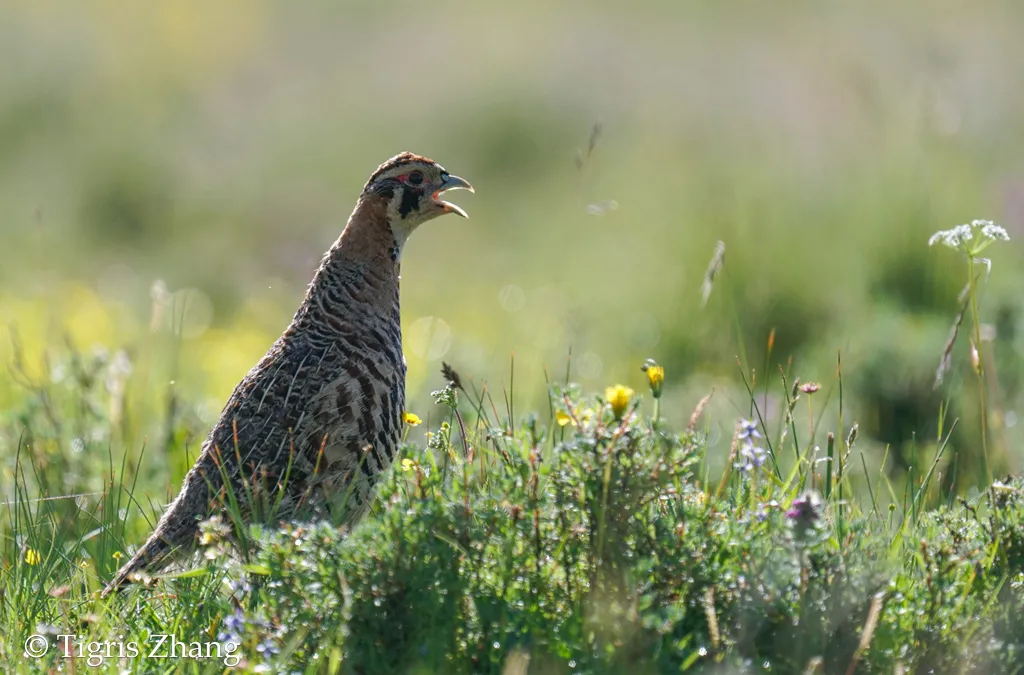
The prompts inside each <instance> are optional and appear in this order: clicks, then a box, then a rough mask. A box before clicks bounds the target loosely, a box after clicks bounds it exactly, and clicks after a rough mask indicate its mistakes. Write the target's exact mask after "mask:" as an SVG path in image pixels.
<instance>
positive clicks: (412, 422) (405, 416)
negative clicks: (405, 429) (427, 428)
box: [402, 411, 423, 427]
mask: <svg viewBox="0 0 1024 675" xmlns="http://www.w3.org/2000/svg"><path fill="white" fill-rule="evenodd" d="M402 421H404V422H405V423H406V424H408V425H409V426H410V427H418V426H419V425H421V424H423V420H421V419H420V417H419V415H417V414H416V413H411V412H408V411H406V412H404V413H402Z"/></svg>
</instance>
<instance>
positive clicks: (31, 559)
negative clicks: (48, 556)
mask: <svg viewBox="0 0 1024 675" xmlns="http://www.w3.org/2000/svg"><path fill="white" fill-rule="evenodd" d="M42 559H43V558H42V556H40V555H39V551H37V550H35V549H34V548H27V549H25V564H26V565H38V564H39V563H40V561H42Z"/></svg>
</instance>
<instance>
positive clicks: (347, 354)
mask: <svg viewBox="0 0 1024 675" xmlns="http://www.w3.org/2000/svg"><path fill="white" fill-rule="evenodd" d="M460 188H461V189H466V190H469V191H471V192H472V191H473V187H472V186H471V185H470V184H469V183H468V182H466V181H465V180H463V179H462V178H459V177H458V176H453V175H451V174H449V173H448V172H447V171H445V169H444V168H443V167H441V166H440V165H439V164H437V163H436V162H434V161H432V160H430V159H427V158H426V157H421V156H418V155H414V154H412V153H408V152H406V153H402V154H400V155H397V156H395V157H392V158H391V159H389V160H388V161H386V162H384V163H383V164H381V165H380V167H379V168H378V169H377V170H376V171H374V172H373V174H372V175H371V176H370V179H369V180H368V181H367V182H366V185H365V186H364V187H363V191H362V193H361V194H360V195H359V199H358V201H357V202H356V206H355V209H354V210H353V211H352V215H351V216H349V219H348V224H347V225H346V226H345V229H344V230H343V231H342V233H341V236H340V237H339V238H338V240H337V241H335V242H334V245H333V246H331V248H330V250H328V251H327V253H326V254H325V255H324V257H323V260H322V261H321V263H320V266H319V268H318V269H317V271H316V274H315V275H314V277H313V281H312V282H311V283H310V285H309V288H308V290H307V292H306V297H305V299H304V300H303V301H302V304H301V305H300V306H299V308H298V311H296V312H295V316H294V318H293V319H292V321H291V324H290V325H289V326H288V328H287V329H286V330H285V331H284V333H283V334H282V335H281V337H279V338H278V339H277V341H276V342H274V344H273V345H272V346H271V347H270V349H269V350H268V351H267V353H266V354H265V355H264V356H263V358H262V359H260V360H259V362H258V363H257V364H256V365H255V366H253V368H252V370H250V371H249V373H248V374H247V375H246V376H245V377H244V378H243V379H242V381H241V382H240V383H239V384H238V386H236V387H235V390H234V392H233V393H232V394H231V397H230V398H229V399H228V401H227V404H226V405H225V407H224V410H223V412H222V413H221V415H220V418H219V420H218V421H217V423H216V424H215V425H214V426H213V428H212V430H211V431H210V433H209V436H207V438H206V440H205V442H204V443H203V447H202V451H201V453H200V455H199V458H198V459H197V460H196V463H195V465H194V466H193V467H192V469H191V470H190V471H189V472H188V474H187V475H186V476H185V480H184V484H183V485H182V487H181V491H180V492H179V493H178V496H177V497H176V498H175V499H174V501H173V502H171V504H170V506H169V507H168V508H167V510H166V512H165V513H164V514H163V516H162V517H161V518H160V521H159V522H158V523H157V525H156V528H155V529H154V531H153V533H152V535H151V536H150V537H149V539H147V540H146V543H145V544H143V545H142V548H140V549H139V550H138V552H137V553H135V555H134V556H132V558H131V560H129V561H128V562H127V563H126V564H125V565H124V566H123V567H122V568H121V569H120V570H119V571H118V572H117V574H116V575H115V577H114V579H113V580H112V581H111V582H110V584H109V585H108V586H107V587H106V589H105V590H104V591H103V596H107V595H108V594H110V593H111V592H112V591H114V590H115V589H118V588H121V587H122V586H123V585H124V584H125V583H127V582H129V581H132V580H133V577H135V576H136V575H138V574H140V573H149V572H153V571H156V570H159V569H161V568H162V567H165V566H166V565H167V564H168V563H170V562H171V561H173V560H174V559H176V558H177V557H178V554H179V553H182V552H187V551H189V550H192V549H193V548H194V545H195V542H196V540H197V534H198V531H199V523H200V522H201V521H202V520H204V519H206V518H208V517H210V516H212V515H214V514H216V513H219V512H221V511H222V510H223V509H224V506H225V504H228V503H231V504H232V505H233V506H236V507H237V511H235V513H238V514H240V515H241V516H242V517H243V518H244V519H246V520H247V521H256V520H262V519H266V518H268V517H273V518H274V519H276V520H284V519H289V518H296V517H304V516H312V517H317V516H324V517H329V518H331V519H332V520H333V521H335V522H346V523H350V524H351V523H354V522H355V521H357V520H358V519H359V518H360V517H362V515H363V514H364V513H365V512H366V511H367V509H368V507H369V506H370V504H371V501H372V497H373V493H374V485H375V483H376V482H377V480H378V478H379V477H380V476H381V475H382V474H383V472H385V471H386V470H387V469H388V467H389V466H390V464H391V459H392V457H393V456H394V453H395V448H396V446H397V444H398V441H399V437H400V432H401V428H402V417H403V411H404V406H405V372H406V367H405V358H404V356H403V354H402V331H401V315H400V312H399V288H398V287H399V268H400V261H401V256H402V248H403V246H404V245H405V242H406V240H407V239H408V237H409V235H410V234H411V233H412V231H413V230H415V229H416V228H417V227H418V226H419V225H421V224H423V223H424V222H426V221H428V220H431V219H433V218H436V217H438V216H441V215H444V214H446V213H455V214H458V215H460V216H462V217H467V216H466V212H465V211H463V210H462V209H461V208H459V207H458V206H456V205H454V204H451V203H448V202H446V201H443V200H442V199H441V195H442V194H443V193H444V192H446V191H448V190H454V189H460ZM268 505H271V506H272V507H273V508H266V507H267V506H268Z"/></svg>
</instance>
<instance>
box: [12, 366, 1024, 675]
mask: <svg viewBox="0 0 1024 675" xmlns="http://www.w3.org/2000/svg"><path fill="white" fill-rule="evenodd" d="M99 363H100V362H99V361H97V362H95V363H93V364H92V365H93V366H95V367H97V368H99V366H98V365H97V364H99ZM91 367H92V366H90V367H88V368H87V367H84V366H83V369H82V371H81V374H87V373H89V372H92V371H91V370H90V368H91ZM650 367H651V366H650V364H648V369H649V370H650ZM651 372H652V373H655V375H651V376H650V377H651V382H652V386H653V385H654V384H657V385H658V386H659V387H660V384H661V381H660V377H661V375H660V373H658V371H651ZM446 374H447V376H448V377H449V378H451V379H454V380H456V382H457V384H456V383H451V384H449V385H448V386H447V387H445V388H443V389H442V390H440V391H438V392H435V397H436V399H437V400H438V401H439V402H441V404H442V405H443V407H444V409H445V410H447V414H446V416H445V418H444V419H443V420H441V422H440V424H438V425H437V426H436V427H435V428H434V429H433V430H429V431H428V433H427V442H426V444H425V446H423V445H420V444H417V443H411V442H406V443H405V444H404V445H403V447H402V448H401V449H400V452H399V455H398V457H396V460H395V466H394V468H393V470H392V471H391V472H389V474H388V475H387V477H386V479H385V480H384V481H383V483H382V484H381V486H380V489H379V500H378V504H377V506H376V508H375V509H374V511H373V513H372V514H371V515H370V516H369V517H368V518H367V519H366V520H365V521H364V522H363V523H361V524H360V525H358V526H357V527H356V528H355V529H354V530H353V531H351V532H349V531H346V530H345V529H343V528H336V527H334V526H332V525H330V524H329V523H322V522H318V523H283V524H281V525H280V527H278V528H270V529H262V528H259V527H256V526H253V527H250V528H248V529H247V531H245V532H238V531H233V530H236V528H238V527H245V526H243V525H240V524H237V523H232V522H231V519H230V518H224V519H221V518H219V517H218V518H214V519H211V520H210V521H208V522H207V523H205V524H204V526H203V529H202V538H201V551H200V553H199V554H197V556H196V558H195V559H194V560H192V561H188V562H186V563H185V565H184V566H183V567H182V568H181V569H179V570H176V571H173V572H169V573H167V574H163V575H159V576H158V577H156V578H154V579H151V580H149V581H148V582H147V583H144V584H142V585H141V586H139V587H135V588H132V589H131V590H129V591H127V592H126V593H124V594H122V595H121V596H118V597H114V598H111V599H109V600H108V601H100V600H99V599H98V591H99V589H100V588H101V579H106V578H109V576H110V574H111V573H112V571H113V568H114V567H116V563H117V560H118V559H119V558H120V557H121V556H120V554H116V555H112V554H111V552H112V551H121V550H123V549H122V545H123V544H122V541H121V538H122V536H124V533H125V532H126V528H125V525H126V523H125V522H124V514H123V513H122V512H121V509H122V508H126V507H130V508H129V511H130V515H129V516H128V517H127V520H128V521H129V523H131V524H132V529H131V530H130V531H132V532H134V531H135V529H134V527H135V526H137V525H141V526H142V527H141V529H145V524H144V523H139V522H137V521H139V520H140V519H139V515H138V510H137V508H136V507H137V502H138V500H139V498H140V497H141V493H140V491H139V490H138V488H137V486H133V485H124V484H121V483H119V482H116V481H115V482H114V483H109V482H108V483H106V484H105V486H104V489H103V490H102V491H101V493H100V494H99V495H95V496H88V497H84V498H80V499H78V500H77V501H76V500H74V499H51V500H46V501H39V500H37V499H36V498H37V497H38V496H39V495H51V494H52V493H50V492H48V489H47V487H46V486H48V485H51V486H54V485H56V484H55V483H54V482H53V480H54V477H55V476H59V475H63V471H62V470H61V468H60V467H59V466H56V465H55V464H54V463H52V462H50V463H47V457H48V454H47V451H45V450H41V451H37V450H36V449H37V448H46V447H48V444H47V442H48V441H50V442H52V444H53V445H57V446H59V443H56V441H57V440H58V436H57V435H56V429H57V427H56V426H54V425H53V424H52V421H53V420H52V419H50V418H49V417H48V415H52V414H54V413H55V412H56V413H58V416H57V417H56V419H57V420H64V418H63V417H60V416H59V415H63V414H66V413H67V412H69V411H71V410H74V409H75V407H73V406H72V407H68V405H67V404H64V407H62V408H60V409H57V410H55V411H54V410H51V411H49V412H48V411H47V410H46V409H45V408H44V407H40V406H38V405H35V404H26V407H25V408H23V409H22V410H20V411H16V412H17V414H16V415H15V420H16V424H17V425H20V426H22V427H23V428H25V429H27V430H30V431H31V433H30V434H27V435H26V438H31V443H29V442H27V441H25V440H23V441H22V446H21V451H20V452H19V454H18V466H19V469H18V473H17V474H16V475H17V479H16V481H15V484H14V489H13V491H12V492H13V497H14V498H13V499H12V502H11V503H9V504H7V505H6V507H5V514H6V517H5V518H4V519H3V524H2V525H0V528H2V530H3V533H4V536H3V539H2V544H0V546H2V548H0V551H2V566H0V633H2V634H3V635H4V639H3V641H2V643H0V661H2V662H3V663H4V664H5V670H7V671H9V672H43V671H46V670H47V669H50V668H55V667H59V666H63V667H65V668H70V667H71V665H70V663H69V661H68V660H65V659H62V658H60V656H61V652H62V650H63V649H71V650H72V652H73V653H77V654H79V655H80V656H79V658H77V659H76V667H85V666H86V665H89V664H88V657H89V656H90V652H89V651H88V650H89V648H90V647H89V643H90V642H91V641H112V643H111V645H104V646H101V647H96V648H95V649H96V650H97V651H96V652H95V653H92V654H91V655H92V656H93V663H94V664H98V665H97V668H96V671H95V672H117V671H119V670H121V669H125V668H128V669H132V670H134V671H135V672H157V671H160V672H167V671H172V670H173V671H174V672H197V673H198V672H221V671H222V670H223V669H224V668H225V664H228V665H230V664H233V663H234V661H232V660H230V659H231V658H232V657H229V656H226V653H222V654H220V655H219V656H212V657H209V655H210V651H209V649H210V647H209V646H208V643H216V644H217V645H218V648H219V649H225V647H224V645H226V644H228V643H231V644H237V645H239V646H238V650H237V652H233V654H234V656H237V657H238V665H237V670H238V671H239V672H268V671H269V672H300V673H335V672H337V673H525V672H529V673H569V672H575V673H661V672H693V673H719V672H731V673H754V672H776V673H805V672H821V673H844V672H856V673H892V672H897V671H900V672H922V673H923V672H943V673H949V672H958V673H979V674H980V673H1000V672H1007V673H1012V672H1018V670H1015V668H1019V665H1018V664H1019V662H1020V661H1021V659H1022V658H1024V655H1022V653H1021V650H1022V649H1024V621H1022V619H1021V617H1022V616H1024V484H1022V483H1021V482H1020V481H1015V482H1009V483H996V484H994V485H993V486H992V487H991V489H989V490H988V491H987V492H985V493H984V494H982V495H980V496H979V497H977V498H976V499H973V500H971V501H964V500H960V501H958V502H955V503H951V504H949V505H946V506H940V507H939V508H936V509H934V510H931V511H922V510H920V509H919V508H918V505H919V504H922V503H923V500H922V499H921V496H922V495H924V494H926V493H927V490H928V486H929V482H928V481H929V479H930V478H931V476H930V475H928V476H927V477H926V478H925V479H924V480H923V482H919V483H918V484H915V485H914V486H913V489H914V490H915V494H912V495H911V500H910V501H911V503H912V504H913V506H911V505H910V504H908V505H907V506H903V505H901V504H898V503H893V504H892V505H891V506H890V507H889V509H888V510H887V509H885V508H884V504H876V503H874V502H865V505H864V506H863V507H862V506H861V503H860V502H861V500H859V499H852V500H851V499H847V498H843V497H842V496H841V495H842V494H843V491H844V490H845V491H846V494H847V495H849V494H853V490H852V484H851V481H850V477H849V474H848V473H844V472H843V471H841V470H837V471H835V472H830V473H829V474H827V476H826V477H824V478H823V476H822V475H821V473H820V468H819V466H818V464H820V463H818V464H815V463H814V462H815V460H814V459H813V458H805V459H802V460H801V461H800V462H799V463H797V464H795V465H793V466H792V467H791V470H789V471H787V470H786V467H784V466H781V465H777V464H775V462H774V459H773V457H778V456H790V455H792V454H793V452H792V449H791V448H790V447H789V446H790V445H791V444H794V445H795V444H798V443H799V442H801V441H803V443H804V445H806V439H799V437H798V436H797V435H796V432H795V430H794V431H793V434H792V435H789V436H787V437H786V439H785V440H783V441H782V442H781V443H776V444H775V445H774V446H773V448H772V450H773V452H772V453H768V452H767V451H765V450H762V449H761V448H760V447H758V445H759V444H760V443H762V441H764V440H765V438H766V436H768V433H767V432H768V431H769V429H766V428H764V427H763V426H761V425H759V424H756V423H752V422H743V423H742V424H740V425H738V426H737V432H736V434H735V436H734V440H733V444H732V447H733V450H732V452H731V454H730V457H729V460H728V465H727V466H728V468H727V470H726V472H725V474H724V475H723V476H722V477H721V479H720V480H715V481H709V480H708V477H707V471H708V468H707V464H708V461H709V458H708V457H707V456H706V453H705V450H706V448H707V439H706V438H705V436H704V433H703V432H701V431H700V429H699V427H698V426H697V425H696V424H693V423H691V425H690V427H689V428H686V429H684V430H683V431H681V432H679V431H673V430H671V424H670V422H669V421H668V420H664V419H661V418H660V417H659V416H658V415H657V414H655V415H651V414H650V406H651V402H648V401H644V400H643V398H642V397H641V396H639V395H637V394H635V393H633V392H631V391H629V390H628V389H626V388H623V387H613V388H609V390H608V392H606V393H605V396H604V397H593V396H585V395H583V394H581V392H580V390H579V388H578V387H577V386H575V385H566V386H557V385H556V386H552V388H551V391H550V412H549V413H545V414H538V413H532V412H531V413H528V414H526V415H521V416H519V417H518V418H509V417H508V416H507V415H506V416H502V417H501V418H497V417H495V415H494V413H493V412H492V413H491V414H488V413H487V412H486V411H487V410H492V411H493V410H494V408H493V407H492V405H491V404H490V402H489V396H488V395H487V394H486V392H485V391H484V392H476V391H474V390H473V389H472V384H471V383H470V389H469V390H467V389H465V388H463V387H464V386H465V385H463V383H462V382H461V381H460V380H461V378H459V376H458V374H457V373H454V371H452V370H451V369H448V370H447V371H446ZM72 381H73V382H76V383H77V384H74V385H62V386H69V387H71V388H72V389H73V388H74V387H80V389H79V394H81V400H82V401H85V402H88V401H89V396H90V394H89V391H90V387H91V383H92V382H94V381H95V378H88V377H86V378H82V377H77V378H73V380H72ZM794 389H796V387H794ZM804 389H806V390H807V391H805V392H804V394H803V395H804V396H810V395H811V394H810V393H807V392H808V391H812V390H813V387H804ZM69 400H70V399H69ZM104 409H108V408H104V407H102V406H100V407H97V408H96V410H94V411H93V412H92V413H90V415H93V416H92V417H90V416H89V415H85V416H83V417H82V419H83V420H91V423H93V424H95V425H97V426H96V429H95V430H94V432H93V440H94V441H95V442H96V443H98V444H100V445H102V443H104V442H109V437H104V433H105V432H104V431H103V430H105V429H110V425H109V424H105V423H104V413H103V412H102V410H104ZM84 410H88V407H86V408H85V409H84ZM83 415H84V413H83ZM673 416H674V415H673ZM64 421H66V422H67V423H68V424H70V422H71V420H70V419H68V420H64ZM409 421H410V423H411V424H419V420H418V419H416V418H414V417H413V418H410V420H409ZM695 421H696V418H695ZM851 443H853V444H854V445H853V446H850V445H847V446H846V450H847V451H848V452H847V458H846V460H845V461H846V462H847V463H849V455H850V454H851V453H856V452H857V451H856V450H854V447H855V441H851ZM839 450H840V451H842V448H840V449H839ZM940 456H941V453H940ZM98 469H100V468H99V467H97V466H96V464H95V463H94V464H93V465H92V466H91V468H90V466H88V465H83V466H82V469H81V470H82V472H83V473H81V474H76V475H75V476H65V481H66V482H64V483H61V484H60V487H59V488H57V489H60V490H72V489H75V485H82V484H89V483H90V481H94V480H96V476H94V475H86V474H87V473H88V472H89V471H92V472H96V471H97V470H98ZM108 469H110V470H111V472H112V473H113V474H117V475H121V476H122V477H123V476H124V475H125V472H126V469H125V467H123V466H122V467H120V468H111V467H109V466H108ZM100 470H102V469H100ZM129 473H130V472H129ZM787 475H788V476H789V477H788V478H787V477H786V476H787ZM780 476H781V477H780ZM824 480H830V481H832V482H831V483H830V484H829V488H828V489H827V490H824V494H826V495H828V497H827V498H822V497H820V496H819V494H818V492H816V491H814V490H812V489H809V487H810V486H811V485H816V486H819V487H823V481H824ZM884 490H885V489H884V487H883V486H882V484H881V483H880V482H878V481H876V482H875V483H874V485H872V486H871V494H872V499H873V500H876V499H880V496H881V495H883V494H884ZM876 496H878V497H876ZM69 505H70V506H69ZM76 510H77V514H76V513H75V511H76ZM229 515H230V514H229ZM241 535H244V539H242V537H241ZM240 539H241V540H244V541H247V542H249V544H250V546H251V548H252V549H253V550H250V551H249V552H248V554H247V556H246V560H245V561H244V562H242V561H240V560H239V559H238V558H237V557H235V555H234V550H235V549H234V547H233V546H232V545H231V543H230V542H231V541H238V540H240ZM67 634H75V635H76V636H77V637H76V638H75V639H76V640H77V641H76V642H74V643H73V644H71V645H70V646H67V645H65V643H63V642H62V640H63V639H64V638H60V637H58V636H59V635H67ZM32 635H40V636H42V637H41V638H39V639H40V640H43V641H44V644H47V645H48V647H49V651H48V654H47V655H46V656H43V657H39V658H28V657H26V656H25V655H24V653H23V648H24V647H23V646H24V644H25V641H26V640H27V639H29V638H30V636H32ZM161 635H173V636H175V637H176V639H177V640H178V641H179V642H180V643H185V646H184V647H181V649H182V650H184V651H183V652H182V653H183V654H184V656H177V657H176V658H172V659H169V660H168V659H160V658H149V657H147V656H146V654H141V655H139V656H134V657H132V656H131V655H125V653H124V652H118V651H116V650H117V649H126V647H125V645H128V644H130V643H133V642H134V643H137V644H138V645H140V647H139V649H140V650H142V651H147V650H148V648H151V647H152V646H153V645H154V644H155V642H154V641H155V640H157V639H158V636H161ZM193 642H195V643H198V644H199V646H197V647H189V645H190V644H191V643H193ZM193 648H194V649H203V650H205V651H203V652H202V655H204V656H208V657H209V658H200V657H199V656H197V654H198V652H190V651H189V649H193ZM119 654H120V657H119ZM226 659H227V660H226ZM901 669H902V670H901Z"/></svg>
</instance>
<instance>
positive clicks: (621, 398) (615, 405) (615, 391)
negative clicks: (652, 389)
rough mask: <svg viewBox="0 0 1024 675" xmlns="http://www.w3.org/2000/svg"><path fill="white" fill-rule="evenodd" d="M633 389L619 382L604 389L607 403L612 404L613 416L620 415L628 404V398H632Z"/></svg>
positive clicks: (618, 416)
mask: <svg viewBox="0 0 1024 675" xmlns="http://www.w3.org/2000/svg"><path fill="white" fill-rule="evenodd" d="M633 394H634V392H633V390H632V389H630V388H629V387H626V386H624V385H621V384H617V385H615V386H614V387H608V388H607V389H605V390H604V397H605V399H606V400H607V401H608V403H610V404H611V406H612V412H613V413H615V417H617V418H620V417H622V416H623V415H624V414H625V412H626V408H627V407H628V406H629V401H630V399H632V398H633Z"/></svg>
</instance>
